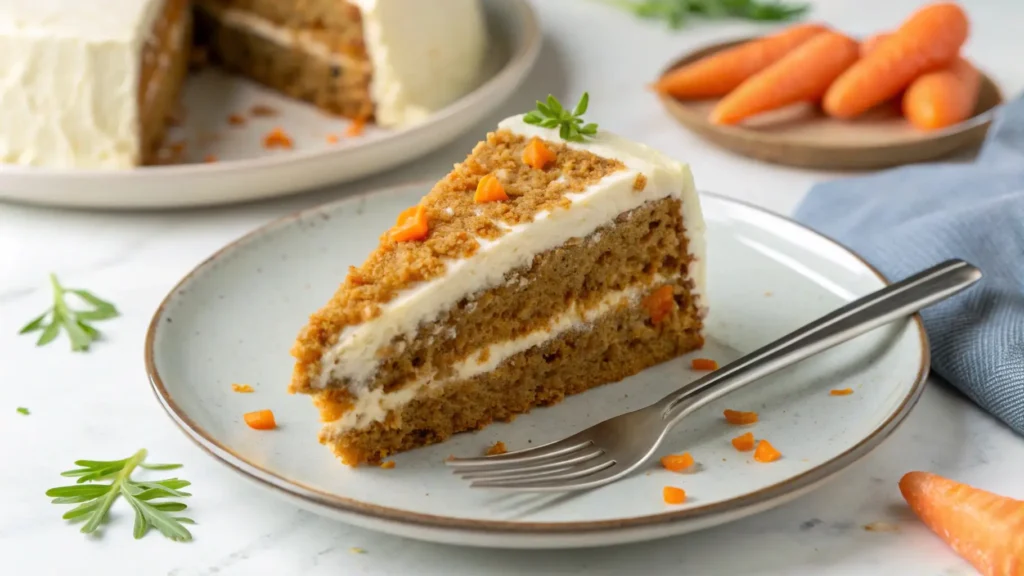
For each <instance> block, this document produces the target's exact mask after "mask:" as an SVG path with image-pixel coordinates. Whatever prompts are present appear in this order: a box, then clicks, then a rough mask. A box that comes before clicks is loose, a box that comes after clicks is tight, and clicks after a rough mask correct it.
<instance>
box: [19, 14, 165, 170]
mask: <svg viewBox="0 0 1024 576" xmlns="http://www.w3.org/2000/svg"><path fill="white" fill-rule="evenodd" d="M161 8H162V1H161V0H89V1H88V2H84V1H82V0H0V126H3V129H2V130H0V162H3V163H15V164H26V165H34V166H48V167H55V168H101V169H106V168H129V167H132V166H134V165H136V164H138V162H139V159H140V158H139V157H140V148H141V146H140V142H139V139H140V130H139V103H138V87H139V77H140V75H141V55H142V47H143V43H144V42H145V40H146V38H147V36H148V34H149V33H150V31H151V29H152V28H153V25H154V22H155V20H156V18H157V16H158V15H159V12H160V9H161Z"/></svg>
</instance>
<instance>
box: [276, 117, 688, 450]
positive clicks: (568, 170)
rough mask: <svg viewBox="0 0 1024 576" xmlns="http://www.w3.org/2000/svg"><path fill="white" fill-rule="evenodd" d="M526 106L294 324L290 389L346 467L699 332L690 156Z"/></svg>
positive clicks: (620, 366) (667, 350)
mask: <svg viewBox="0 0 1024 576" xmlns="http://www.w3.org/2000/svg"><path fill="white" fill-rule="evenodd" d="M553 106H557V110H556V111H552V107H553ZM540 107H541V108H543V110H542V112H532V113H530V114H527V115H525V116H516V117H512V118H509V119H507V120H505V121H503V122H501V123H500V124H499V126H498V129H497V130H496V131H494V132H492V133H490V134H488V135H487V138H486V140H485V141H483V142H481V143H479V144H478V145H477V146H476V147H475V148H474V150H473V151H472V153H470V155H469V156H468V157H467V158H466V160H465V161H463V162H462V163H460V164H457V165H456V166H455V167H454V169H453V170H452V171H451V173H449V174H448V175H447V176H446V177H445V178H444V179H442V180H441V181H440V182H438V183H437V184H436V185H435V186H434V187H433V189H432V190H431V191H430V192H429V193H428V194H427V195H426V196H424V197H423V198H422V200H421V201H420V202H419V203H418V204H417V205H416V206H414V207H411V208H410V209H408V210H406V211H405V212H403V213H402V214H400V215H398V218H397V220H396V224H395V225H394V226H393V227H392V228H391V229H389V230H387V231H385V232H384V233H383V234H382V235H381V237H380V245H379V246H378V248H377V249H376V250H374V252H373V253H371V254H370V256H369V257H368V258H367V260H366V261H365V262H364V263H363V264H362V266H359V267H351V268H350V270H349V274H348V276H347V277H346V278H345V280H344V283H343V284H342V285H341V287H340V288H339V289H338V291H337V293H336V294H335V295H334V297H333V298H331V300H330V301H329V302H328V303H327V304H326V305H325V306H324V307H323V308H322V309H320V310H319V311H318V312H316V313H314V314H313V315H312V317H311V318H310V320H309V324H308V325H307V326H306V327H305V328H303V330H302V331H301V333H300V334H299V337H298V340H297V341H296V342H295V345H294V347H293V349H292V354H293V356H294V357H295V359H296V364H295V368H294V373H293V377H292V381H291V385H290V391H291V392H298V393H303V394H309V395H311V396H312V397H313V401H314V404H315V405H316V406H317V407H318V408H319V410H320V416H321V419H322V421H323V422H324V426H323V429H322V431H321V432H320V441H321V442H322V443H324V444H327V445H328V446H330V448H331V449H332V450H333V451H334V452H335V453H336V454H337V455H338V456H339V457H341V459H342V460H343V461H344V462H345V463H347V464H349V465H356V464H359V463H362V462H379V461H380V460H381V459H382V458H384V457H386V456H388V455H390V454H394V453H396V452H400V451H403V450H408V449H411V448H416V447H418V446H424V445H427V444H432V443H435V442H441V441H443V440H445V439H447V438H449V437H450V436H452V435H453V434H456V433H458V432H463V431H468V430H477V429H479V428H482V427H483V426H486V425H487V424H489V423H490V422H492V421H494V420H508V419H511V418H512V417H514V416H515V415H517V414H521V413H524V412H527V411H529V410H530V409H531V408H533V407H535V406H543V405H547V404H552V403H555V402H558V401H560V400H562V398H564V397H565V396H566V395H567V394H575V393H578V392H582V391H584V390H587V389H590V388H593V387H595V386H598V385H600V384H604V383H608V382H615V381H617V380H620V379H622V378H625V377H626V376H630V375H632V374H636V373H637V372H640V371H641V370H643V369H645V368H647V367H649V366H652V365H654V364H657V363H660V362H663V361H665V360H668V359H671V358H673V357H676V356H678V355H680V354H683V353H685V352H688V351H690V350H693V349H696V348H699V347H701V346H702V345H703V342H704V340H703V336H702V316H703V314H702V310H703V309H704V308H703V299H702V294H703V292H704V277H705V274H704V270H705V262H704V238H703V234H704V222H703V219H702V216H701V210H700V202H699V200H698V196H697V193H696V191H695V189H694V185H693V179H692V176H691V174H690V170H689V169H688V167H687V166H686V165H684V164H681V163H679V162H676V161H674V160H672V159H670V158H668V157H666V156H664V155H663V154H661V153H659V152H657V151H655V150H652V149H650V148H648V147H646V146H644V145H642V144H638V143H635V142H631V141H629V140H627V139H625V138H622V137H619V136H616V135H614V134H612V133H609V132H606V131H604V130H598V129H597V128H596V126H594V125H593V124H589V125H586V126H582V128H581V125H580V123H579V121H578V120H568V121H567V120H565V118H566V117H568V114H569V113H567V112H565V111H563V110H561V106H560V105H558V103H557V101H554V100H553V99H549V101H548V103H547V104H544V103H541V104H540ZM585 108H586V102H585V100H584V101H583V102H581V106H578V107H577V109H576V112H577V113H580V114H581V113H582V112H583V111H585ZM545 113H550V116H545ZM560 114H561V115H562V116H561V117H560V116H559V115H560ZM574 122H576V123H574Z"/></svg>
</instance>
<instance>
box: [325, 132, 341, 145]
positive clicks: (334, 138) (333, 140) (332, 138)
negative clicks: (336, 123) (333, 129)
mask: <svg viewBox="0 0 1024 576" xmlns="http://www.w3.org/2000/svg"><path fill="white" fill-rule="evenodd" d="M338 140H339V139H338V135H337V134H328V135H327V143H328V144H337V143H338Z"/></svg>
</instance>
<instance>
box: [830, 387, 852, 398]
mask: <svg viewBox="0 0 1024 576" xmlns="http://www.w3.org/2000/svg"><path fill="white" fill-rule="evenodd" d="M828 393H829V395H830V396H849V395H850V394H853V388H842V389H840V390H829V392H828Z"/></svg>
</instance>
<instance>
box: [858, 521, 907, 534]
mask: <svg viewBox="0 0 1024 576" xmlns="http://www.w3.org/2000/svg"><path fill="white" fill-rule="evenodd" d="M864 530H865V531H867V532H899V531H900V527H899V526H897V525H895V524H890V523H888V522H871V523H869V524H865V525H864Z"/></svg>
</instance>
